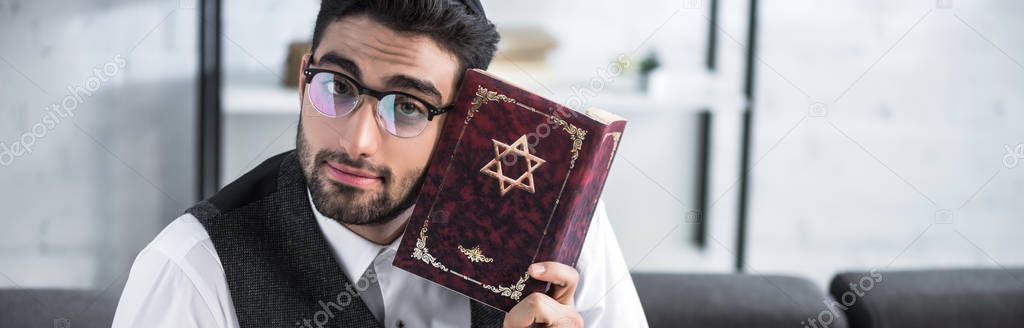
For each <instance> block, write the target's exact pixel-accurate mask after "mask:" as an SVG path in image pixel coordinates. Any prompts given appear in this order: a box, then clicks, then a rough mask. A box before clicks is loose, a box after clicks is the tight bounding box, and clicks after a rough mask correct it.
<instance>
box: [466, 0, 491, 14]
mask: <svg viewBox="0 0 1024 328" xmlns="http://www.w3.org/2000/svg"><path fill="white" fill-rule="evenodd" d="M459 1H461V2H462V4H464V5H466V7H468V8H469V11H471V12H473V13H474V14H477V15H480V17H483V18H487V15H485V14H484V6H483V5H482V4H480V0H459Z"/></svg>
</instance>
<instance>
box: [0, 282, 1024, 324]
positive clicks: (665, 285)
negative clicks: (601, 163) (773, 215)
mask: <svg viewBox="0 0 1024 328" xmlns="http://www.w3.org/2000/svg"><path fill="white" fill-rule="evenodd" d="M868 280H871V282H868ZM633 281H634V283H635V284H636V288H637V292H638V293H639V294H640V300H641V302H642V303H643V306H644V311H645V312H646V314H647V320H648V322H649V323H650V324H651V326H652V327H658V328H661V327H708V328H718V327H721V328H725V327H768V328H771V327H797V328H805V327H806V328H846V327H850V328H861V327H871V328H889V327H901V328H907V327H910V328H914V327H937V328H943V327H1000V328H1002V327H1024V269H1010V270H1004V269H984V270H977V269H972V270H926V271H904V272H848V273H843V274H839V275H837V276H836V277H835V278H834V279H833V280H832V283H831V285H830V288H829V291H830V293H829V294H826V293H825V291H823V290H822V289H821V288H819V287H817V286H815V285H814V284H813V283H811V282H810V281H808V280H806V279H803V278H798V277H789V276H775V275H738V274H655V273H634V274H633ZM851 284H855V287H851ZM868 286H870V288H866V287H868ZM116 289H117V288H111V290H109V291H106V292H105V293H98V292H93V291H84V290H25V289H14V290H0V327H19V328H20V327H45V328H50V327H53V328H86V327H110V323H111V321H112V318H113V315H114V310H115V308H116V306H117V299H118V294H120V293H119V291H118V290H116ZM851 293H852V294H851ZM851 295H856V296H855V297H854V296H851ZM611 310H613V311H614V309H611Z"/></svg>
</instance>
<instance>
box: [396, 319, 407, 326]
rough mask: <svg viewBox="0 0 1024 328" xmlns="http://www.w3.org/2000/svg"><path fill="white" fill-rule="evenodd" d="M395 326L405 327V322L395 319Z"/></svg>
mask: <svg viewBox="0 0 1024 328" xmlns="http://www.w3.org/2000/svg"><path fill="white" fill-rule="evenodd" d="M395 326H396V327H398V328H405V322H404V321H402V320H398V321H395Z"/></svg>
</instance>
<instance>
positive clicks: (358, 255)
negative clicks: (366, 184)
mask: <svg viewBox="0 0 1024 328" xmlns="http://www.w3.org/2000/svg"><path fill="white" fill-rule="evenodd" d="M306 196H307V198H309V206H310V207H311V208H312V209H313V215H314V216H316V222H317V225H319V226H320V231H321V232H323V234H324V237H326V238H327V243H328V244H330V245H331V250H332V251H333V253H334V258H335V260H337V261H338V262H339V263H341V266H342V268H343V269H344V270H345V274H347V275H348V277H349V280H350V281H356V280H358V279H359V278H362V276H363V273H364V272H366V269H367V268H368V267H369V266H370V264H371V263H373V260H374V259H375V258H377V255H379V254H380V253H381V252H383V251H384V250H391V251H392V252H394V251H396V250H397V249H398V244H399V242H401V240H402V237H401V236H399V237H398V238H397V239H395V241H394V242H392V243H391V244H389V245H378V244H375V243H373V242H371V241H369V240H366V239H365V238H363V237H362V236H359V235H358V234H356V233H355V232H352V230H349V229H348V228H346V227H345V226H344V225H342V224H341V223H339V222H338V221H335V220H333V219H331V218H328V217H327V216H324V215H323V213H320V210H318V209H317V208H316V204H314V203H313V196H312V194H310V193H309V190H308V189H307V190H306Z"/></svg>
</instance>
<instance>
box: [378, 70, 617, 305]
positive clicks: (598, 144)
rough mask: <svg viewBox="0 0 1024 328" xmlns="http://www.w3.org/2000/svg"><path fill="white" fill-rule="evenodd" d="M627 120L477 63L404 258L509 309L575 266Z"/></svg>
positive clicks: (404, 264) (425, 189) (443, 140)
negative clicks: (550, 272) (558, 270)
mask: <svg viewBox="0 0 1024 328" xmlns="http://www.w3.org/2000/svg"><path fill="white" fill-rule="evenodd" d="M625 127H626V121H625V120H624V119H622V118H620V117H618V116H615V115H613V114H610V113H607V112H604V111H601V110H596V109H591V110H588V111H587V113H580V112H577V111H575V110H572V109H570V108H568V107H565V106H562V105H559V104H558V103H555V102H553V101H550V100H548V99H545V98H543V97H541V96H539V95H537V94H534V93H531V92H528V91H526V90H524V89H522V88H519V87H516V86H514V85H512V84H510V83H507V82H505V81H502V80H501V79H499V78H497V77H494V76H492V75H490V74H488V73H487V72H484V71H481V70H475V69H470V70H467V71H466V74H465V76H464V77H463V81H462V84H461V86H460V87H459V91H458V92H457V94H456V98H455V106H454V109H453V110H452V111H449V112H448V117H447V119H446V121H445V123H444V127H443V130H442V133H441V136H440V137H439V139H438V141H437V144H436V146H435V149H434V154H433V156H432V157H431V159H430V161H429V163H428V167H427V169H426V173H425V177H424V180H423V186H422V188H421V190H420V194H419V196H418V198H417V200H416V206H415V209H414V210H413V213H412V216H411V218H410V219H409V224H408V225H407V226H406V229H405V234H404V235H403V237H402V240H401V243H400V245H399V248H398V252H397V254H396V256H395V260H394V262H393V265H394V266H396V267H398V268H401V269H403V270H406V271H408V272H411V273H413V274H416V275H418V276H420V277H423V278H425V279H428V280H430V281H433V282H435V283H437V284H440V285H442V286H444V287H447V288H449V289H451V290H454V291H456V292H459V293H461V294H464V295H466V296H468V297H470V298H472V299H475V300H477V301H479V302H481V303H484V304H487V305H490V306H492V307H494V308H497V309H499V310H502V311H505V312H508V311H509V310H511V309H512V307H514V306H515V305H516V304H517V303H519V301H520V300H522V299H523V298H525V297H526V296H528V295H530V294H531V293H533V292H544V293H547V292H549V291H550V288H551V286H550V285H549V284H548V283H547V282H543V281H539V280H535V279H533V278H531V277H530V276H529V274H528V273H527V269H528V267H529V266H530V265H531V264H533V263H536V262H543V261H557V262H560V263H563V264H566V265H570V266H574V267H575V265H576V261H577V260H578V259H579V255H580V250H581V248H582V247H583V242H584V240H585V239H586V235H587V231H588V228H589V226H590V221H591V219H592V217H593V215H594V211H595V209H596V207H597V202H598V198H599V197H600V194H601V190H602V189H603V187H604V183H605V180H606V178H607V177H608V172H609V169H610V168H611V164H612V160H613V158H614V157H615V152H616V151H617V150H618V145H619V141H620V139H621V137H622V132H623V130H624V129H625Z"/></svg>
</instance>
